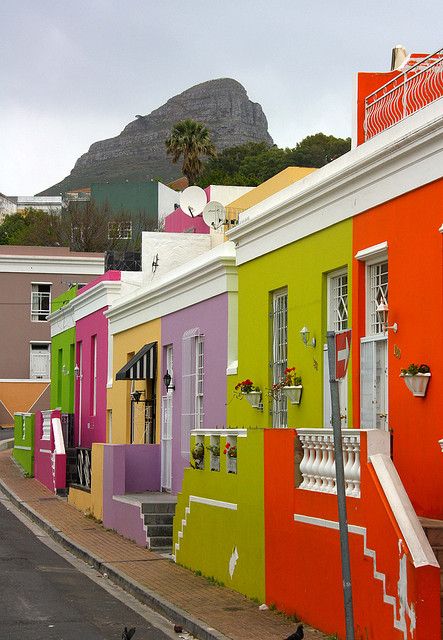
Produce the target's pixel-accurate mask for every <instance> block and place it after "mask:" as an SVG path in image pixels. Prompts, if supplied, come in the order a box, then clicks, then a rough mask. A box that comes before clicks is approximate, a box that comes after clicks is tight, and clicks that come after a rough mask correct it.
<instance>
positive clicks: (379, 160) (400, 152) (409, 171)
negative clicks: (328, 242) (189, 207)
mask: <svg viewBox="0 0 443 640" xmlns="http://www.w3.org/2000/svg"><path fill="white" fill-rule="evenodd" d="M442 168H443V100H437V101H435V102H433V103H432V104H430V105H428V106H426V107H424V108H423V109H420V111H417V112H416V113H415V114H413V115H411V116H410V117H408V118H406V119H405V120H403V121H402V122H400V123H398V124H397V125H395V126H394V127H391V128H390V129H389V130H386V131H383V132H382V133H380V134H379V135H377V136H374V137H373V138H371V140H368V141H367V142H365V143H364V144H362V145H360V146H358V147H357V148H355V149H352V150H351V151H349V152H348V153H346V154H345V155H343V156H341V157H340V158H338V159H337V160H334V162H331V163H329V164H327V165H325V166H324V167H322V168H321V169H318V170H317V171H314V172H313V173H311V174H309V175H308V176H306V177H305V178H303V179H301V180H299V181H297V182H296V183H294V184H292V185H290V186H289V187H286V188H285V189H282V190H281V191H279V192H277V193H276V194H274V195H272V196H270V197H269V198H266V200H263V201H262V202H260V203H259V204H257V205H255V206H253V207H251V208H250V209H247V210H246V211H244V212H243V213H241V214H240V220H239V224H238V225H237V227H235V228H234V229H232V230H231V231H229V232H228V233H227V237H228V238H229V239H230V240H233V241H235V242H236V243H237V264H238V265H240V264H243V263H245V262H248V261H249V260H253V259H254V258H257V257H259V256H262V255H265V254H267V253H269V252H271V251H275V250H276V249H279V248H280V247H282V246H285V245H288V244H291V243H292V242H295V241H296V240H299V239H300V238H304V237H306V236H309V235H311V234H313V233H316V232H317V231H320V230H322V229H325V228H327V227H330V226H332V225H335V224H337V223H339V222H342V221H343V220H347V219H349V218H352V217H353V216H355V215H357V214H359V213H362V212H363V211H367V210H368V209H370V208H372V207H375V206H377V205H380V204H382V203H384V202H387V201H388V200H391V199H393V198H396V197H397V196H400V195H402V194H404V193H406V192H408V191H412V190H413V189H417V188H418V187H421V186H423V185H425V184H429V183H430V182H433V181H434V180H437V179H439V178H441V177H442V172H443V169H442Z"/></svg>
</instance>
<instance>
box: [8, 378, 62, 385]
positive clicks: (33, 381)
mask: <svg viewBox="0 0 443 640" xmlns="http://www.w3.org/2000/svg"><path fill="white" fill-rule="evenodd" d="M1 382H31V383H33V384H35V383H36V382H38V383H40V382H46V383H48V382H51V379H50V378H0V383H1Z"/></svg>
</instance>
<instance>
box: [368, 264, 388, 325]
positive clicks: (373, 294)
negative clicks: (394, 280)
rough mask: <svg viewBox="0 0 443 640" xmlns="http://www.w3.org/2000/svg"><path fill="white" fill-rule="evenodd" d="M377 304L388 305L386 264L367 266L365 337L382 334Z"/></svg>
mask: <svg viewBox="0 0 443 640" xmlns="http://www.w3.org/2000/svg"><path fill="white" fill-rule="evenodd" d="M379 304H388V262H387V260H384V261H383V262H376V263H374V264H368V265H367V280H366V335H368V336H375V335H377V334H380V333H383V327H382V326H381V322H380V319H379V317H378V314H377V307H378V305H379Z"/></svg>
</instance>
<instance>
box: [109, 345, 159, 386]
mask: <svg viewBox="0 0 443 640" xmlns="http://www.w3.org/2000/svg"><path fill="white" fill-rule="evenodd" d="M156 370H157V343H156V342H150V343H149V344H145V346H144V347H143V348H142V349H140V351H138V352H137V353H136V354H135V356H134V357H133V358H131V359H130V360H129V362H127V363H126V364H125V366H124V367H122V368H121V369H120V371H118V372H117V375H116V376H115V379H116V380H154V379H155V374H156Z"/></svg>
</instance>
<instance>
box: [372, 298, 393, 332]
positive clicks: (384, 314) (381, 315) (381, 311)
mask: <svg viewBox="0 0 443 640" xmlns="http://www.w3.org/2000/svg"><path fill="white" fill-rule="evenodd" d="M376 312H377V316H378V321H379V323H380V324H381V328H382V331H383V333H387V331H388V329H392V331H393V332H394V333H397V331H398V324H397V323H396V322H394V324H392V325H391V326H390V327H389V326H388V313H389V306H388V304H387V303H386V302H380V304H379V305H378V307H377V309H376Z"/></svg>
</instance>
